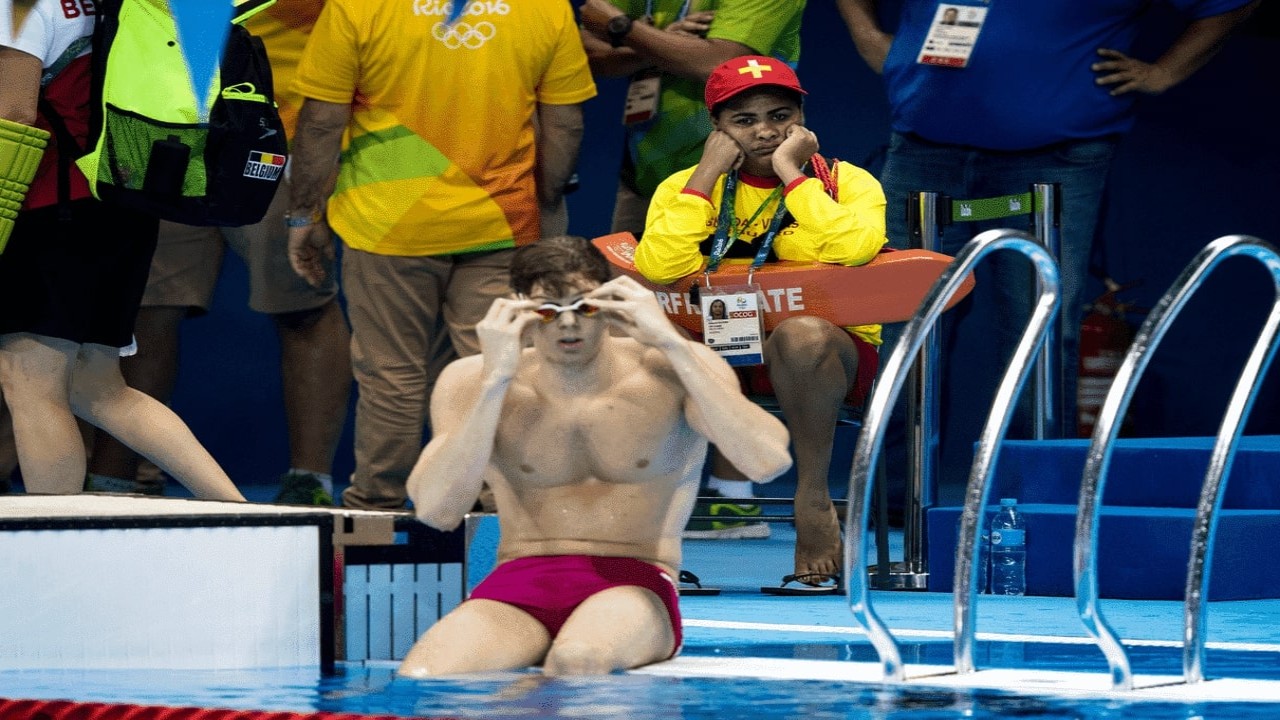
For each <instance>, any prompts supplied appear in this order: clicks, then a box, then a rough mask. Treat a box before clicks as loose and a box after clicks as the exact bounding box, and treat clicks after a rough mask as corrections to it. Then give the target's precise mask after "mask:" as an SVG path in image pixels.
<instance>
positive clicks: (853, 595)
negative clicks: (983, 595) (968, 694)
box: [844, 230, 1060, 681]
mask: <svg viewBox="0 0 1280 720" xmlns="http://www.w3.org/2000/svg"><path fill="white" fill-rule="evenodd" d="M1006 248H1009V249H1013V250H1017V251H1019V252H1022V253H1023V254H1024V255H1026V256H1028V258H1030V259H1031V261H1032V264H1033V265H1034V266H1035V268H1036V271H1037V273H1038V275H1037V277H1039V278H1040V281H1041V283H1042V284H1043V285H1044V291H1042V292H1041V294H1040V298H1039V301H1038V302H1037V305H1036V308H1035V311H1034V312H1033V313H1032V317H1031V321H1030V323H1029V324H1028V328H1027V331H1026V332H1024V334H1023V338H1022V341H1021V342H1019V344H1018V348H1017V349H1016V350H1015V352H1014V356H1013V358H1011V360H1010V364H1009V368H1008V370H1007V371H1006V372H1005V376H1004V379H1003V380H1002V382H1001V385H1000V388H999V390H998V391H997V403H999V402H1000V401H1001V400H1003V402H1004V405H1005V412H1003V413H1002V414H1001V415H1002V417H1000V418H996V417H995V415H996V414H997V413H996V406H995V405H993V407H992V417H990V418H989V419H988V429H987V430H986V431H984V434H983V437H984V442H986V443H987V444H989V445H990V444H995V443H991V442H990V437H989V436H990V435H996V436H1002V435H1003V433H1004V431H1005V429H1006V428H1007V426H1008V422H1009V417H1010V415H1011V414H1012V411H1013V407H1012V399H1013V398H1014V397H1016V395H1017V391H1018V390H1020V389H1021V387H1022V385H1023V383H1024V382H1025V380H1026V378H1027V375H1028V374H1029V372H1030V364H1029V363H1028V362H1027V361H1028V360H1029V359H1030V357H1031V355H1032V354H1033V353H1034V352H1035V351H1036V350H1037V349H1039V347H1040V346H1041V345H1042V344H1043V341H1044V338H1045V330H1047V328H1048V326H1049V325H1050V324H1052V322H1053V320H1054V318H1055V315H1056V311H1057V305H1058V301H1059V297H1060V294H1059V284H1058V268H1057V264H1056V262H1055V261H1054V259H1053V258H1052V257H1051V256H1050V255H1049V254H1048V252H1047V251H1046V250H1045V249H1044V248H1043V247H1041V245H1040V244H1039V243H1038V242H1036V240H1035V238H1033V237H1032V236H1031V235H1029V234H1027V233H1025V232H1021V231H1017V230H988V231H986V232H983V233H981V234H979V235H978V236H977V237H975V238H974V239H973V240H971V241H969V243H968V244H966V245H965V246H964V247H963V248H961V250H960V252H959V253H958V254H957V255H956V258H955V259H954V260H953V261H952V262H951V264H950V265H949V266H948V267H947V269H946V270H945V271H944V272H943V273H942V275H941V276H939V277H938V279H937V281H936V282H935V283H934V284H933V287H932V288H930V290H929V294H928V295H926V296H925V298H924V300H923V301H922V302H921V305H920V310H918V311H917V312H916V314H915V315H914V316H913V317H912V318H911V320H910V321H908V323H907V326H906V328H905V330H904V331H903V333H902V336H901V337H900V338H899V339H898V343H897V344H896V345H895V346H894V348H893V352H892V353H891V354H890V356H889V360H888V362H887V363H885V365H884V367H883V368H882V369H881V371H880V376H879V378H877V380H876V383H875V387H874V388H873V389H872V393H871V398H870V400H869V401H868V403H867V405H866V411H865V412H864V414H863V424H862V432H861V433H859V435H858V442H857V445H856V447H855V449H854V455H853V464H852V467H851V468H850V473H849V496H848V501H847V512H846V514H845V533H844V535H845V549H844V576H845V578H846V585H847V587H848V592H849V609H850V611H851V612H852V613H853V616H854V619H855V620H856V621H857V623H858V624H859V625H860V626H861V627H862V629H863V630H864V631H866V633H867V635H868V637H869V638H870V640H871V644H872V645H873V646H874V647H875V649H876V652H877V654H878V655H879V658H880V664H881V669H882V673H883V675H884V678H885V679H886V680H893V681H902V680H903V679H904V669H903V665H902V653H901V651H900V650H899V649H898V645H897V642H896V641H895V640H894V638H893V635H892V633H891V632H890V631H889V629H888V628H887V627H886V626H885V624H884V622H883V621H881V620H880V618H879V616H877V615H876V613H875V610H874V608H872V606H871V600H870V584H869V578H868V576H867V573H866V571H865V569H863V567H862V565H863V563H864V562H865V557H866V551H865V549H864V547H863V545H864V543H865V541H866V534H867V507H868V506H869V505H870V504H871V491H872V486H873V484H874V483H873V480H872V478H873V477H874V468H875V464H876V459H877V454H878V452H879V448H880V445H881V444H882V442H883V439H884V432H885V426H886V421H887V419H888V412H889V409H890V407H891V406H892V404H893V402H894V400H895V399H896V398H897V396H898V393H899V392H900V391H901V389H902V385H903V383H904V382H905V380H906V375H907V371H908V370H909V369H910V367H909V363H908V358H915V357H917V356H918V353H919V351H920V347H921V345H922V344H923V343H924V340H925V338H926V336H927V335H928V333H929V332H930V331H931V330H932V328H933V327H934V325H935V324H936V322H937V320H938V317H939V316H940V315H941V314H942V311H943V310H944V308H945V306H946V302H947V301H948V300H949V299H950V298H951V296H952V295H953V294H955V293H956V292H957V291H958V290H959V289H960V288H961V286H962V284H963V283H964V281H965V279H966V278H968V277H969V275H970V274H971V273H972V271H973V268H974V266H975V265H977V263H978V262H979V261H980V260H981V259H983V258H984V257H986V256H987V255H988V254H989V253H991V252H994V251H996V250H1001V249H1006ZM1015 376H1016V377H1015ZM990 455H991V457H994V452H992V453H990ZM977 465H978V462H977V461H976V460H975V473H976V472H977V470H976V468H977ZM990 469H994V466H992V468H990ZM990 474H991V473H990V472H989V471H988V472H986V473H985V475H986V477H985V478H984V481H983V482H982V483H981V485H982V487H981V494H982V495H984V496H985V494H986V491H987V486H988V485H989V482H987V481H988V480H989V478H990ZM970 484H971V485H972V484H973V482H972V481H971V483H970ZM859 488H860V489H861V492H859ZM970 514H972V513H969V511H968V509H966V515H970ZM969 520H970V522H967V523H965V524H964V526H963V529H962V537H964V538H967V539H968V547H969V548H970V552H969V553H968V554H967V556H966V557H965V559H964V563H963V564H964V565H965V570H966V572H965V577H964V578H963V582H962V583H960V584H962V585H963V588H961V587H960V585H959V584H958V586H957V590H956V603H957V612H956V616H957V633H956V635H957V641H956V642H957V669H960V670H961V671H962V672H964V671H972V645H973V627H972V626H973V623H972V611H971V609H970V608H971V606H972V604H973V603H972V594H973V580H974V577H973V576H974V575H975V571H976V568H974V567H973V563H972V553H973V551H974V550H976V540H975V538H976V535H975V525H976V523H974V522H972V520H973V518H969ZM959 556H960V553H959V551H957V571H956V577H957V579H958V582H959V580H960V575H961V570H960V565H961V562H960V559H959ZM961 605H963V606H964V608H965V609H964V610H963V612H962V611H961V610H960V609H959V608H960V606H961ZM961 617H963V618H964V619H965V620H964V621H963V622H962V621H961V620H960V618H961ZM962 635H967V638H964V639H963V641H962ZM961 647H965V648H968V650H967V653H966V657H967V659H966V662H964V663H962V662H961V658H960V652H959V648H961ZM966 664H967V666H968V670H965V669H963V666H964V665H966Z"/></svg>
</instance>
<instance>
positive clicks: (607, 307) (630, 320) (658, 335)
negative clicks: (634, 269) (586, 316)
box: [586, 275, 685, 349]
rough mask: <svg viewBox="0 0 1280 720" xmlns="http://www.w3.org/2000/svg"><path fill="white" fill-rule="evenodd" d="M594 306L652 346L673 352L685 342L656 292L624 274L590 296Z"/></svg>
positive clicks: (637, 338) (625, 330)
mask: <svg viewBox="0 0 1280 720" xmlns="http://www.w3.org/2000/svg"><path fill="white" fill-rule="evenodd" d="M586 297H587V299H589V300H590V301H591V304H592V305H595V306H597V307H599V308H600V309H602V310H604V311H605V318H606V319H607V320H608V322H609V324H610V325H612V326H614V327H616V328H618V329H620V330H622V331H623V332H624V333H626V334H627V335H630V336H631V337H632V338H634V339H635V340H636V342H639V343H641V344H642V345H648V346H649V347H655V348H659V349H669V348H671V347H672V346H674V345H675V344H676V343H682V342H685V339H684V336H682V335H681V334H680V332H679V331H677V330H676V328H675V326H674V325H672V324H671V321H670V320H668V319H667V315H666V313H664V312H663V311H662V306H661V305H659V304H658V299H657V297H655V296H654V294H653V291H652V290H649V289H648V288H645V287H644V286H642V285H641V284H640V283H638V282H636V281H635V280H632V279H631V278H629V277H627V276H625V275H620V276H618V277H616V278H614V279H612V280H610V281H609V282H607V283H605V284H603V285H601V286H600V287H598V288H596V289H595V290H592V291H591V292H589V293H587V295H586Z"/></svg>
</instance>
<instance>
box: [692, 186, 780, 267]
mask: <svg viewBox="0 0 1280 720" xmlns="http://www.w3.org/2000/svg"><path fill="white" fill-rule="evenodd" d="M737 195H738V171H737V170H730V171H729V172H728V173H726V174H725V176H724V192H722V193H721V195H720V217H719V219H718V220H717V222H716V234H715V236H714V238H713V239H712V241H711V256H710V257H709V258H707V270H706V272H707V273H713V272H715V271H716V269H718V268H719V267H720V261H721V260H723V259H724V256H725V253H727V252H729V246H730V245H733V243H734V242H736V241H737V239H738V218H737V213H736V209H735V207H734V206H735V205H736V204H737ZM775 197H776V198H778V207H777V209H775V210H774V211H773V219H772V220H770V221H769V228H768V230H766V231H765V234H764V237H763V239H761V240H760V247H759V249H758V250H756V256H755V259H754V260H752V261H751V270H752V271H753V272H754V271H755V270H757V269H758V268H759V267H760V266H761V265H764V261H765V259H766V258H768V257H769V251H770V250H772V249H773V241H774V238H776V237H777V236H778V231H779V230H781V229H782V219H783V218H784V217H786V215H787V201H786V199H785V198H783V197H782V186H781V185H779V186H778V187H776V188H774V189H773V192H772V193H770V194H769V197H767V198H765V199H764V202H762V203H760V207H758V208H756V211H755V212H754V213H752V214H751V219H749V220H747V223H746V225H745V226H744V227H750V226H751V223H754V222H755V221H756V218H758V217H760V213H762V212H764V209H765V208H766V207H768V206H769V203H770V202H772V201H773V199H774V198H775Z"/></svg>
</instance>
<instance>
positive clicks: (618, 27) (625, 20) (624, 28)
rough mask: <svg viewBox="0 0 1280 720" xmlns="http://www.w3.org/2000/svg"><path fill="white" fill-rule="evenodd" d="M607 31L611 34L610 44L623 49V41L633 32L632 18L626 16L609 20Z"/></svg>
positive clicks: (615, 16) (617, 16)
mask: <svg viewBox="0 0 1280 720" xmlns="http://www.w3.org/2000/svg"><path fill="white" fill-rule="evenodd" d="M605 30H606V31H607V32H608V34H609V44H610V45H612V46H614V47H622V39H623V38H625V37H626V36H627V33H629V32H631V18H629V17H627V16H626V15H614V16H613V17H611V18H609V24H608V25H607V26H605Z"/></svg>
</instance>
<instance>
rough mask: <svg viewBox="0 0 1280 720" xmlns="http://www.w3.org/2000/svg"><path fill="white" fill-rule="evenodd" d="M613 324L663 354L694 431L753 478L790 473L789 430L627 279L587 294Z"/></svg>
mask: <svg viewBox="0 0 1280 720" xmlns="http://www.w3.org/2000/svg"><path fill="white" fill-rule="evenodd" d="M587 297H589V298H591V301H592V303H593V304H595V305H598V306H599V307H601V308H603V309H604V310H605V311H606V312H607V313H608V314H607V318H608V320H609V323H610V324H611V325H613V326H614V327H616V328H618V329H620V330H621V331H622V332H624V333H626V334H627V335H629V336H631V337H632V338H633V339H635V340H636V341H637V342H639V343H640V344H642V345H645V346H648V347H651V348H654V349H656V350H658V351H659V352H661V353H662V354H663V355H664V356H665V357H666V358H667V361H668V362H669V363H670V364H671V368H672V369H673V370H674V371H675V374H676V376H677V377H678V378H679V379H680V382H681V384H683V385H684V389H685V393H686V399H685V405H684V409H685V419H686V420H687V421H688V423H689V426H690V427H692V428H693V429H694V430H695V431H697V432H698V433H699V434H701V435H702V436H703V437H705V438H707V440H709V441H710V442H711V443H713V444H714V445H716V447H718V448H720V451H721V452H722V453H723V454H724V456H725V457H726V458H727V459H728V460H729V461H730V462H732V463H733V466H734V467H736V468H738V469H739V470H741V471H742V472H743V474H745V475H746V476H747V477H748V478H750V479H751V480H753V481H755V482H768V481H770V480H772V479H774V478H775V477H777V476H779V475H781V474H782V473H784V472H786V471H787V468H789V467H791V452H790V450H789V449H788V447H787V443H788V436H787V429H786V427H785V426H784V425H783V424H782V423H781V422H780V421H779V420H778V419H777V418H775V417H773V416H772V415H770V414H769V413H767V412H765V411H764V410H763V409H761V408H760V406H758V405H756V404H755V403H753V402H751V401H750V400H748V399H747V398H746V396H744V395H743V394H742V391H741V390H740V389H739V387H738V378H737V376H736V375H735V374H734V372H733V369H732V368H730V367H729V365H728V363H726V362H725V361H724V360H723V359H721V358H720V357H719V356H717V355H716V354H715V353H714V352H712V351H711V350H709V349H708V348H706V347H704V346H702V345H700V344H698V343H695V342H693V341H691V340H689V339H688V338H686V337H684V336H683V335H682V334H680V332H679V331H678V330H676V328H675V326H674V325H672V324H671V321H670V320H668V319H667V316H666V315H665V314H663V312H662V307H661V306H659V305H658V300H657V298H656V297H654V294H653V292H652V291H651V290H647V289H645V288H644V287H643V286H641V285H640V283H638V282H636V281H635V280H632V279H631V278H629V277H627V276H625V275H622V276H619V277H616V278H614V279H613V280H610V281H609V282H607V283H605V284H604V285H601V286H600V287H598V288H596V289H595V290H592V291H591V292H590V293H588V295H587Z"/></svg>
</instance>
